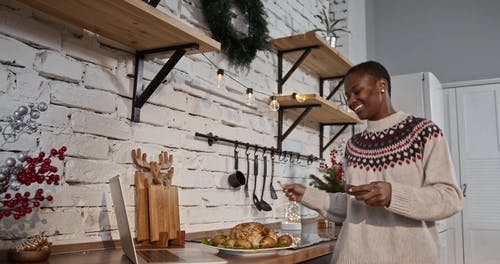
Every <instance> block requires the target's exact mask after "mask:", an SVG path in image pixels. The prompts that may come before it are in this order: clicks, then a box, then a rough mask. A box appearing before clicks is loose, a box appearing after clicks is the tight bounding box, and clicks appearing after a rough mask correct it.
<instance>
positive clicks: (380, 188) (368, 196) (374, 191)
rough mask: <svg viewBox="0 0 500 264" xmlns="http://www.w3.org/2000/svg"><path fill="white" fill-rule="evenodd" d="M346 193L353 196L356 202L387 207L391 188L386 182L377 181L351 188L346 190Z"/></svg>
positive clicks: (389, 201)
mask: <svg viewBox="0 0 500 264" xmlns="http://www.w3.org/2000/svg"><path fill="white" fill-rule="evenodd" d="M347 193H348V194H350V195H354V196H355V197H356V200H360V201H365V203H366V204H367V205H371V206H385V207H389V205H390V204H391V195H392V187H391V184H390V183H388V182H382V181H378V182H371V183H369V184H363V185H358V186H352V187H350V188H349V189H348V190H347Z"/></svg>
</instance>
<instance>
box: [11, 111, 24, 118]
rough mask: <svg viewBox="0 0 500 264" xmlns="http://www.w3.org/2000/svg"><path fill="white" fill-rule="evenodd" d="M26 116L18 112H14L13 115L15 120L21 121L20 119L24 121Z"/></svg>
mask: <svg viewBox="0 0 500 264" xmlns="http://www.w3.org/2000/svg"><path fill="white" fill-rule="evenodd" d="M23 116H24V115H21V113H19V112H18V111H14V113H13V114H12V117H13V118H14V120H19V119H22V118H23Z"/></svg>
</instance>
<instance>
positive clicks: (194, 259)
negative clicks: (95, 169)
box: [109, 176, 227, 264]
mask: <svg viewBox="0 0 500 264" xmlns="http://www.w3.org/2000/svg"><path fill="white" fill-rule="evenodd" d="M109 186H110V188H111V197H112V198H113V205H114V208H115V214H116V222H117V224H118V231H119V233H120V240H121V245H122V249H123V252H124V253H125V255H126V256H127V257H128V258H129V259H130V261H132V262H133V263H134V264H142V263H184V264H223V263H227V261H226V260H225V259H223V258H219V257H217V256H215V255H214V254H212V253H210V252H205V251H203V250H202V249H200V248H171V249H136V248H135V244H134V239H133V237H132V232H131V231H130V225H129V223H128V217H127V211H126V207H125V200H124V199H123V189H122V184H121V182H120V177H119V176H115V177H113V178H111V179H110V181H109Z"/></svg>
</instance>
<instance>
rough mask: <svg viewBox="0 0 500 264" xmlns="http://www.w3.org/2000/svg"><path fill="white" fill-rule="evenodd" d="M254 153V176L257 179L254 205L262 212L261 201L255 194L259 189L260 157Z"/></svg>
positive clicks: (254, 188)
mask: <svg viewBox="0 0 500 264" xmlns="http://www.w3.org/2000/svg"><path fill="white" fill-rule="evenodd" d="M255 152H256V153H257V149H255ZM256 153H254V154H253V158H254V159H253V175H254V177H255V182H254V184H253V197H252V199H253V204H254V205H255V207H257V209H258V210H259V211H260V210H262V208H261V207H260V201H259V198H258V197H257V195H256V194H255V190H256V188H257V175H258V173H259V156H257V154H256Z"/></svg>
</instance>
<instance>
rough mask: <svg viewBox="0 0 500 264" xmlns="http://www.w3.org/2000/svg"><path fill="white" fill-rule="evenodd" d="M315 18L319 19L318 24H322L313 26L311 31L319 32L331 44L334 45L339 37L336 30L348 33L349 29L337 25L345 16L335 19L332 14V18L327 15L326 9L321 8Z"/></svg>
mask: <svg viewBox="0 0 500 264" xmlns="http://www.w3.org/2000/svg"><path fill="white" fill-rule="evenodd" d="M314 17H315V18H317V19H319V22H320V24H321V25H322V26H323V27H322V28H315V29H314V30H313V31H315V32H321V33H322V36H323V38H325V39H326V41H327V42H328V43H329V44H330V45H331V46H332V47H335V41H336V40H337V38H338V37H339V35H338V32H346V33H350V31H349V30H346V29H343V28H340V27H338V24H339V23H340V22H341V21H344V20H345V18H341V19H335V18H334V17H333V16H332V19H330V17H329V16H328V13H327V12H326V9H325V8H323V9H322V10H321V13H320V14H319V15H315V16H314Z"/></svg>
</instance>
